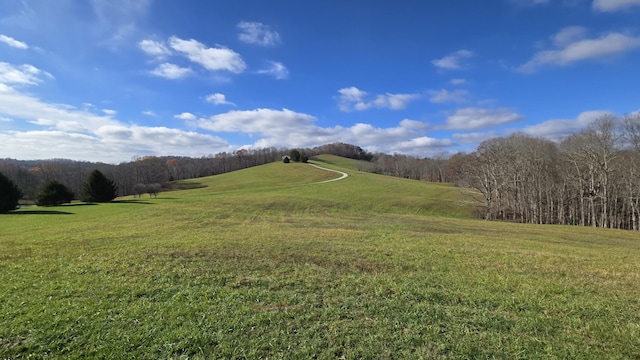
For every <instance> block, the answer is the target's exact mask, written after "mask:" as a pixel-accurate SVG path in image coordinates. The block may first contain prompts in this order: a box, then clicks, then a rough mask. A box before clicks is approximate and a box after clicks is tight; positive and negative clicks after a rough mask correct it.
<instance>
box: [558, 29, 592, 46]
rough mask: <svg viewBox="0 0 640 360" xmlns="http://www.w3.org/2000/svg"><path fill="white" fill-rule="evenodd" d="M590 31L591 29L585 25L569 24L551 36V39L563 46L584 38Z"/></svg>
mask: <svg viewBox="0 0 640 360" xmlns="http://www.w3.org/2000/svg"><path fill="white" fill-rule="evenodd" d="M588 33H589V30H588V29H587V28H586V27H584V26H568V27H566V28H564V29H562V30H560V31H558V33H557V34H555V35H553V36H551V40H552V41H553V44H554V45H555V46H557V47H560V48H562V47H565V46H568V45H571V44H572V43H574V42H577V41H580V40H583V39H584V38H586V37H587V34H588Z"/></svg>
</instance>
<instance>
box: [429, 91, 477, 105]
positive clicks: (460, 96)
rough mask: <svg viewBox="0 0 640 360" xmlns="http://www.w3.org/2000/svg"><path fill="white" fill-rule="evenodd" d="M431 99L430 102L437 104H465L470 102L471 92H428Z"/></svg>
mask: <svg viewBox="0 0 640 360" xmlns="http://www.w3.org/2000/svg"><path fill="white" fill-rule="evenodd" d="M428 93H429V95H430V98H429V101H431V102H432V103H436V104H442V103H451V102H453V103H463V102H467V101H468V97H469V92H468V91H466V90H453V91H449V90H446V89H442V90H437V91H436V90H430V91H428Z"/></svg>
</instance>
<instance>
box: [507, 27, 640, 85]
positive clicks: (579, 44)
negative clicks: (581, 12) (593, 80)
mask: <svg viewBox="0 0 640 360" xmlns="http://www.w3.org/2000/svg"><path fill="white" fill-rule="evenodd" d="M586 36H587V29H585V28H583V27H577V26H573V27H568V28H564V29H562V30H561V31H559V32H558V33H557V34H555V35H553V36H552V37H551V40H552V43H553V47H552V48H551V49H547V50H541V51H538V52H537V53H536V54H535V55H534V56H533V58H532V59H531V60H529V61H528V62H527V63H525V64H523V65H522V66H520V67H519V68H518V70H519V71H521V72H524V73H532V72H535V71H537V70H538V69H540V68H542V67H544V66H566V65H570V64H573V63H576V62H579V61H584V60H590V59H599V58H605V57H610V56H614V55H619V54H622V53H625V52H629V51H632V50H635V49H638V48H640V37H638V36H631V35H626V34H621V33H608V34H604V35H601V36H599V37H596V38H586Z"/></svg>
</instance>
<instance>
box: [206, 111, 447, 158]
mask: <svg viewBox="0 0 640 360" xmlns="http://www.w3.org/2000/svg"><path fill="white" fill-rule="evenodd" d="M316 121H317V119H316V118H315V117H314V116H311V115H309V114H304V113H298V112H295V111H291V110H287V109H282V110H273V109H255V110H243V111H229V112H227V113H223V114H218V115H214V116H211V117H209V118H207V119H203V118H201V119H200V120H199V121H198V126H199V127H201V128H203V129H206V130H210V131H216V132H240V133H244V134H249V135H252V136H259V137H260V138H259V139H258V140H256V142H255V143H254V144H253V145H252V146H253V147H256V148H261V147H271V146H275V147H283V146H286V147H313V146H318V145H323V144H327V143H333V142H337V141H341V142H345V143H351V144H358V145H360V146H363V147H365V148H369V149H372V150H375V151H384V152H394V151H395V152H398V151H401V152H404V153H408V154H420V155H424V154H425V153H428V152H432V153H436V152H438V151H440V150H441V149H442V147H446V146H452V145H453V143H452V141H451V140H448V139H443V140H437V139H433V138H430V137H428V136H425V131H426V130H427V129H428V128H429V126H428V125H427V124H425V123H423V122H420V121H415V120H409V119H405V120H402V121H401V122H400V123H399V124H398V126H396V127H391V128H377V127H375V126H373V125H371V124H364V123H358V124H354V125H353V126H351V127H343V126H335V127H331V128H324V127H319V126H317V125H315V124H314V123H315V122H316Z"/></svg>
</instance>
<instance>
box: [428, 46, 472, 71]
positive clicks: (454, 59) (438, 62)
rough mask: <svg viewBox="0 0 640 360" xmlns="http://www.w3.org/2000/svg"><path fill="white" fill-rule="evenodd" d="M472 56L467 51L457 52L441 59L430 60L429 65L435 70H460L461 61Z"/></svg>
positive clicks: (461, 66)
mask: <svg viewBox="0 0 640 360" xmlns="http://www.w3.org/2000/svg"><path fill="white" fill-rule="evenodd" d="M472 56H473V52H471V51H469V50H458V51H456V52H454V53H453V54H451V55H447V56H445V57H443V58H441V59H435V60H432V61H431V63H432V64H433V65H434V66H436V67H437V68H440V69H444V70H459V69H462V68H463V67H464V66H463V64H462V63H463V61H464V60H465V59H468V58H470V57H472Z"/></svg>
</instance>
